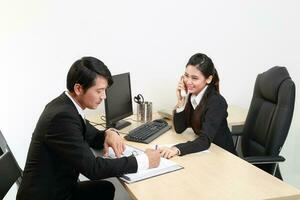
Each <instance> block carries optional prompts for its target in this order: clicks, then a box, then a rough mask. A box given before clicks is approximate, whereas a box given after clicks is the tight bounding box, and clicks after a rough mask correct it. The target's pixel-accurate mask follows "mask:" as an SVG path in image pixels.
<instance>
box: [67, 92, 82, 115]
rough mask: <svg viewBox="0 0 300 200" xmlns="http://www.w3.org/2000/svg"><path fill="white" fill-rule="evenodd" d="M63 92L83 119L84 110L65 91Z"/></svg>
mask: <svg viewBox="0 0 300 200" xmlns="http://www.w3.org/2000/svg"><path fill="white" fill-rule="evenodd" d="M65 94H66V95H67V96H68V97H69V98H70V99H71V101H72V102H73V104H74V105H75V107H76V109H77V111H78V113H79V115H80V116H81V117H82V119H85V115H84V111H83V110H82V108H81V107H80V106H79V105H78V103H77V102H76V101H75V100H74V99H73V97H72V96H71V95H70V94H69V93H68V92H67V91H65Z"/></svg>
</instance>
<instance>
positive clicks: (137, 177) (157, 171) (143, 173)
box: [108, 145, 183, 183]
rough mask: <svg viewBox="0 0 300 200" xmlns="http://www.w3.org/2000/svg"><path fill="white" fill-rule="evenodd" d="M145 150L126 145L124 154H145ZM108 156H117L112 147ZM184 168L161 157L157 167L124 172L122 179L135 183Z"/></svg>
mask: <svg viewBox="0 0 300 200" xmlns="http://www.w3.org/2000/svg"><path fill="white" fill-rule="evenodd" d="M143 153H144V151H142V150H140V149H137V148H135V147H132V146H129V145H126V148H125V151H124V153H123V156H131V155H135V156H136V155H139V154H143ZM108 156H109V157H111V158H116V156H115V153H114V152H113V150H112V149H111V148H109V153H108ZM180 169H183V167H182V166H180V165H178V164H177V163H176V162H174V161H171V160H168V159H165V158H161V159H160V164H159V166H158V167H156V168H152V169H146V170H140V171H138V172H137V173H129V174H124V175H123V176H121V177H120V179H121V180H123V181H125V182H126V183H133V182H137V181H141V180H144V179H148V178H151V177H155V176H159V175H163V174H166V173H169V172H173V171H177V170H180Z"/></svg>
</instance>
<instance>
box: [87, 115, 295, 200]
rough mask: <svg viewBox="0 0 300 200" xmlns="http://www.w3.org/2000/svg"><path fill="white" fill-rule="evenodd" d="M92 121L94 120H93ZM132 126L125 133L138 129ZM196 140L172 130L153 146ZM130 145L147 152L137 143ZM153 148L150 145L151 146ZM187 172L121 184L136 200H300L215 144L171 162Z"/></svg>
mask: <svg viewBox="0 0 300 200" xmlns="http://www.w3.org/2000/svg"><path fill="white" fill-rule="evenodd" d="M90 119H91V120H93V118H90ZM138 124H139V123H133V124H132V125H131V126H129V127H127V128H125V129H123V130H122V132H127V131H128V130H130V129H132V128H134V127H136V126H138ZM194 138H195V134H194V133H193V132H192V130H191V129H188V130H186V131H185V132H184V133H183V134H176V133H175V132H174V130H173V129H171V130H169V131H168V132H167V133H165V134H163V135H162V136H160V137H159V138H157V139H156V140H154V141H153V142H152V144H176V143H180V142H185V141H188V140H192V139H194ZM126 143H127V144H129V145H132V146H135V147H138V148H140V149H146V148H149V147H150V146H149V145H147V144H140V143H135V142H128V141H126ZM150 145H151V144H150ZM172 160H173V161H175V162H177V163H178V164H180V165H182V166H183V167H184V169H182V170H179V171H175V172H172V173H168V174H164V175H161V176H157V177H153V178H150V179H147V180H143V181H140V182H136V183H131V184H126V183H122V184H123V185H124V187H125V188H126V189H127V191H128V192H129V193H130V195H131V196H132V198H133V199H143V200H148V199H149V200H150V199H151V200H153V199H157V200H158V199H197V200H198V199H239V200H240V199H243V200H245V199H251V200H253V199H272V198H275V199H300V191H299V190H298V189H296V188H294V187H292V186H290V185H288V184H287V183H285V182H283V181H281V180H279V179H277V178H275V177H273V176H271V175H270V174H268V173H266V172H264V171H262V170H260V169H258V168H256V167H254V166H253V165H251V164H249V163H248V162H246V161H244V160H242V159H240V158H239V157H237V156H235V155H233V154H231V153H229V152H227V151H225V150H223V149H222V148H220V147H218V146H216V145H214V144H212V145H211V147H210V149H209V152H206V153H205V152H202V153H201V152H200V153H195V154H189V155H185V156H182V157H180V156H179V157H175V158H172Z"/></svg>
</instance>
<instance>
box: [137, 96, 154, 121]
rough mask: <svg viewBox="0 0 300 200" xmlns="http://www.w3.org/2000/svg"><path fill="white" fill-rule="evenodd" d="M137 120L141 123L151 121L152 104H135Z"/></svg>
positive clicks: (146, 102) (147, 102)
mask: <svg viewBox="0 0 300 200" xmlns="http://www.w3.org/2000/svg"><path fill="white" fill-rule="evenodd" d="M137 120H138V121H141V122H149V121H152V102H149V101H145V102H143V103H139V104H137Z"/></svg>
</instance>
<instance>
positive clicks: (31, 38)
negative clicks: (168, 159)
mask: <svg viewBox="0 0 300 200" xmlns="http://www.w3.org/2000/svg"><path fill="white" fill-rule="evenodd" d="M299 6H300V2H299V1H296V0H294V1H292V0H286V1H279V0H268V1H264V0H263V1H261V0H252V1H238V0H236V1H234V0H229V1H199V0H197V1H196V0H195V1H190V0H186V1H175V0H172V1H171V0H166V1H138V0H128V1H98V0H95V1H92V0H85V1H74V0H72V1H71V0H70V1H58V0H56V1H54V0H51V1H50V0H48V1H38V0H27V1H21V0H19V1H15V0H10V1H4V0H1V1H0V58H1V61H0V69H1V71H0V85H1V98H0V106H1V107H0V110H1V113H0V129H1V130H2V132H3V133H4V135H5V137H6V138H7V140H8V142H9V144H10V146H11V149H12V150H13V152H14V154H15V156H16V158H17V160H18V162H19V163H20V165H21V166H22V167H23V166H24V164H25V159H26V153H27V149H28V146H29V142H30V137H31V134H32V131H33V129H34V126H35V124H36V122H37V120H38V117H39V115H40V113H41V111H42V109H43V107H44V106H45V104H46V103H47V102H49V101H50V100H51V99H52V98H54V97H56V96H58V95H59V94H60V93H61V92H63V91H64V90H65V78H66V73H67V71H68V69H69V67H70V66H71V64H72V63H73V62H74V61H75V60H76V59H78V58H81V57H82V56H86V55H92V56H95V57H98V58H99V59H101V60H103V61H104V63H106V65H107V66H109V68H110V69H111V71H112V73H113V74H116V73H120V72H126V71H130V72H131V79H132V90H133V91H132V93H133V95H136V94H137V93H143V94H144V96H145V98H146V99H147V100H151V101H153V103H154V109H159V108H164V107H171V106H173V105H174V103H175V100H176V99H175V98H176V97H175V92H174V91H175V87H176V84H177V81H178V79H179V77H180V75H181V74H182V73H183V71H184V66H185V64H186V62H187V60H188V58H189V57H190V56H191V55H192V54H194V53H196V52H204V53H206V54H207V55H209V56H210V57H211V58H212V59H213V61H214V63H215V66H216V67H217V69H218V72H219V75H220V78H221V92H222V94H223V95H224V96H225V98H226V99H227V101H228V104H236V105H240V106H243V107H248V106H249V103H250V99H251V96H252V91H253V85H254V81H255V78H256V75H257V74H258V73H260V72H263V71H265V70H267V69H268V68H270V67H272V66H275V65H281V66H286V67H287V68H288V70H289V72H290V74H291V76H292V78H293V80H294V81H295V83H296V86H298V85H299V83H300V77H299V70H298V67H299V63H300V56H299V52H300V39H299V38H300V27H299V24H300V12H298V10H299ZM296 98H297V102H296V107H295V115H294V119H293V123H292V126H291V130H290V134H289V136H288V139H287V141H286V145H285V146H284V149H283V151H282V154H283V155H284V156H285V157H286V159H287V161H286V162H285V164H282V171H283V175H284V177H285V178H286V180H287V181H288V182H290V183H291V184H293V185H295V186H297V187H299V188H300V178H299V174H297V173H296V169H298V168H299V167H300V160H299V158H298V157H299V156H297V152H298V151H299V146H300V142H299V139H300V136H299V133H298V132H299V130H300V127H299V122H300V116H299V114H298V113H299V110H300V108H299V107H300V106H299V101H298V99H299V95H298V93H297V97H296ZM101 108H102V107H101ZM101 108H100V109H99V110H102V111H103V108H102V109H101ZM99 110H98V111H97V112H98V113H100V112H102V111H99Z"/></svg>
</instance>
